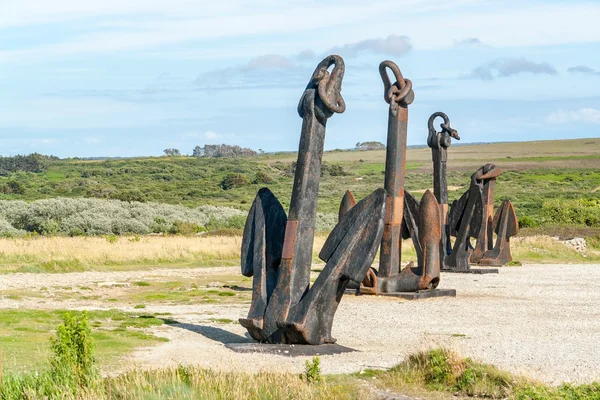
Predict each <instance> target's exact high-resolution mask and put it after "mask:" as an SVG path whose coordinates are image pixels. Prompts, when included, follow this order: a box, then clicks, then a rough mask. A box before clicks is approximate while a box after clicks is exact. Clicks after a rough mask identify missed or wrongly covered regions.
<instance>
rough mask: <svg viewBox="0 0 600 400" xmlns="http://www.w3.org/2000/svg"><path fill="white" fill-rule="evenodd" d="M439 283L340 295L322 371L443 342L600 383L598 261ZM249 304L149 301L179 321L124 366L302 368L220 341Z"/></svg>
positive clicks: (62, 281)
mask: <svg viewBox="0 0 600 400" xmlns="http://www.w3.org/2000/svg"><path fill="white" fill-rule="evenodd" d="M229 271H231V273H237V268H199V269H193V270H168V269H162V270H152V271H146V272H140V271H135V272H107V273H102V272H84V273H74V274H60V275H58V274H14V275H5V276H3V277H2V279H0V290H6V289H18V288H29V289H31V288H35V287H39V286H49V285H53V284H56V285H69V284H73V285H81V284H85V283H101V282H123V281H125V282H127V281H129V280H138V279H142V278H144V279H145V278H148V277H151V278H153V279H160V278H161V277H169V278H171V277H173V276H176V277H179V278H181V277H186V276H187V277H192V276H198V275H202V274H210V273H220V274H222V273H228V272H229ZM441 287H442V288H454V289H456V290H457V297H456V298H438V299H427V300H418V301H405V300H399V299H394V298H383V297H371V296H360V297H356V296H352V295H346V296H344V298H343V300H342V302H341V304H340V307H339V309H338V312H337V314H336V317H335V322H334V327H333V335H334V337H336V338H337V339H338V343H339V344H340V345H343V346H348V347H351V348H354V349H357V350H359V351H358V352H354V353H346V354H340V355H334V356H323V357H322V358H321V366H322V369H323V372H324V373H347V372H356V371H360V370H362V369H365V368H388V367H391V366H393V365H395V364H397V363H399V362H401V361H402V360H403V359H404V358H405V357H406V356H408V355H409V354H411V353H414V352H416V351H419V350H425V349H428V348H430V347H435V346H444V347H448V348H451V349H454V350H456V351H457V352H459V353H460V354H461V355H463V356H465V357H467V356H468V357H472V358H474V359H477V360H479V361H483V362H486V363H490V364H494V365H496V366H498V367H500V368H503V369H507V370H509V371H512V372H516V373H519V374H523V375H527V376H530V377H532V378H534V379H537V380H540V381H543V382H546V383H549V384H559V383H562V382H577V383H584V382H590V381H594V380H595V381H600V368H598V365H600V346H598V342H599V341H600V307H599V306H600V265H591V264H587V265H527V266H523V267H505V268H502V269H501V270H500V274H497V275H494V274H487V275H469V274H448V273H444V274H443V277H442V283H441ZM36 304H37V305H36ZM103 306H104V307H106V304H99V303H94V302H89V303H85V304H84V303H77V302H60V301H57V302H48V301H45V302H43V303H39V302H38V301H37V300H35V299H23V300H20V301H13V300H8V299H6V298H4V299H0V308H11V307H27V308H36V307H39V308H53V307H54V308H65V307H70V308H98V307H103ZM115 306H118V305H116V304H112V305H111V307H113V308H114V307H115ZM121 308H123V309H125V310H130V308H128V307H125V306H123V307H121ZM247 308H248V306H247V305H211V304H207V305H196V306H190V305H186V306H168V305H163V306H159V305H150V304H149V305H148V306H147V308H146V309H145V310H144V311H145V312H170V313H172V317H171V318H173V319H176V320H178V321H180V322H181V324H180V325H176V326H161V327H159V328H157V329H156V334H157V335H161V336H164V337H167V338H169V339H170V341H169V342H166V343H163V344H159V345H157V346H153V347H150V348H144V349H139V350H138V351H136V352H135V353H134V354H133V355H132V356H131V357H128V361H127V364H128V365H127V367H130V366H145V367H164V366H167V365H177V364H199V365H202V366H206V367H211V368H217V369H222V370H233V371H259V370H269V371H288V372H300V371H302V370H303V368H304V362H305V360H306V358H305V357H299V358H289V357H285V356H277V355H265V354H239V353H234V352H232V351H231V350H228V349H227V348H225V347H224V343H233V342H244V341H248V339H247V337H246V336H245V333H246V332H245V330H244V328H242V327H241V326H240V325H238V324H236V323H234V324H216V323H213V322H210V319H211V318H228V319H231V320H237V319H238V318H240V317H244V316H245V315H246V313H247Z"/></svg>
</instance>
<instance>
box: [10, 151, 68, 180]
mask: <svg viewBox="0 0 600 400" xmlns="http://www.w3.org/2000/svg"><path fill="white" fill-rule="evenodd" d="M58 159H59V158H58V157H55V156H45V155H43V154H39V153H32V154H29V155H20V154H19V155H16V156H12V157H1V156H0V175H1V176H6V175H8V174H10V173H13V172H19V171H23V172H35V173H37V172H44V171H46V170H47V169H48V165H49V164H50V161H54V160H58Z"/></svg>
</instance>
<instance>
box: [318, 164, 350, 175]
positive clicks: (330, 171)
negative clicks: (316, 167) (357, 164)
mask: <svg viewBox="0 0 600 400" xmlns="http://www.w3.org/2000/svg"><path fill="white" fill-rule="evenodd" d="M323 175H329V176H346V175H348V173H347V172H346V171H345V170H344V167H342V166H341V165H340V164H329V163H323V165H322V168H321V176H323Z"/></svg>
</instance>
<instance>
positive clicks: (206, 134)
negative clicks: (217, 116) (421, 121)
mask: <svg viewBox="0 0 600 400" xmlns="http://www.w3.org/2000/svg"><path fill="white" fill-rule="evenodd" d="M204 137H205V138H207V139H217V138H220V137H221V135H219V134H218V133H217V132H215V131H206V132H204Z"/></svg>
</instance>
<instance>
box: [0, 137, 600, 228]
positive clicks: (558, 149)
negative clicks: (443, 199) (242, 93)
mask: <svg viewBox="0 0 600 400" xmlns="http://www.w3.org/2000/svg"><path fill="white" fill-rule="evenodd" d="M295 159H296V154H295V153H281V154H266V155H263V156H258V157H252V158H236V159H205V158H200V159H198V158H192V157H154V158H137V159H109V160H103V161H98V160H78V159H68V160H51V161H49V163H48V168H47V169H46V170H45V171H44V172H38V173H30V172H10V173H8V172H5V174H4V176H0V199H6V200H26V201H31V200H36V199H43V198H53V197H70V198H77V197H92V198H109V199H120V200H126V201H142V202H145V201H156V202H162V203H169V204H182V205H187V206H198V205H204V204H212V205H219V206H230V207H235V208H238V209H242V210H245V209H248V208H249V206H250V203H251V202H252V199H253V197H254V195H255V193H256V191H257V190H258V189H259V188H260V187H263V186H268V187H269V188H271V190H272V191H273V192H274V193H275V195H276V196H277V197H278V198H279V199H280V201H281V202H282V203H283V205H284V207H287V206H288V205H289V200H290V195H291V188H292V184H293V165H292V163H293V162H294V161H295ZM488 162H492V163H495V164H496V165H498V166H499V167H501V169H502V170H503V174H502V175H501V176H500V177H499V178H498V183H497V185H496V203H497V204H498V203H499V202H500V201H501V200H502V199H505V198H508V199H510V200H512V201H513V203H514V205H515V207H516V209H517V213H518V215H519V216H520V218H521V219H522V220H523V221H525V225H527V224H528V223H527V218H530V219H532V221H533V222H531V223H532V224H534V225H535V224H536V221H542V222H543V221H544V218H546V217H545V215H546V214H547V211H548V210H546V211H544V210H543V209H542V208H543V206H544V204H546V208H552V209H556V208H558V209H560V208H562V207H563V205H564V207H567V208H569V207H571V208H573V207H575V208H576V207H577V205H574V203H573V202H574V201H580V200H584V202H585V201H586V200H588V202H587V203H585V204H584V205H585V207H588V208H590V207H591V210H592V211H591V212H594V210H595V209H596V208H597V207H600V139H576V140H557V141H538V142H519V143H492V144H476V145H462V146H456V145H454V146H452V147H450V149H449V152H448V185H449V189H450V190H449V197H450V201H452V200H454V199H456V198H458V197H459V196H460V195H461V194H462V193H463V192H464V191H465V190H466V189H467V187H468V182H469V177H470V175H471V174H472V173H473V172H474V171H475V170H476V169H477V168H478V167H480V166H481V165H483V164H485V163H488ZM384 168H385V151H384V150H376V151H333V152H326V153H325V155H324V169H323V170H324V173H323V179H322V181H321V190H320V198H319V211H321V212H325V213H335V212H337V208H338V205H339V201H340V199H341V197H342V195H343V193H344V191H345V190H347V189H350V190H352V191H353V192H354V193H355V195H356V196H357V197H358V198H361V197H363V196H365V195H367V194H368V193H370V192H371V191H372V190H374V189H376V188H377V187H381V186H382V185H383V172H384ZM431 172H432V165H431V150H430V149H429V148H412V149H408V151H407V172H406V188H407V190H409V191H411V192H412V193H413V194H415V195H416V196H417V197H420V195H421V193H423V192H424V191H425V190H426V189H428V188H431V187H432V176H431ZM553 202H554V203H553ZM569 202H570V203H569ZM578 204H579V203H578ZM555 211H556V210H555ZM588 211H589V210H588ZM556 212H561V211H560V210H558V211H556ZM586 212H587V211H586ZM567 218H568V216H567ZM585 218H586V217H583V219H584V220H583V225H585V224H586V222H585ZM588 219H589V218H588ZM588 222H592V223H588V224H587V225H593V221H591V220H590V221H588ZM579 224H581V221H579Z"/></svg>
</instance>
